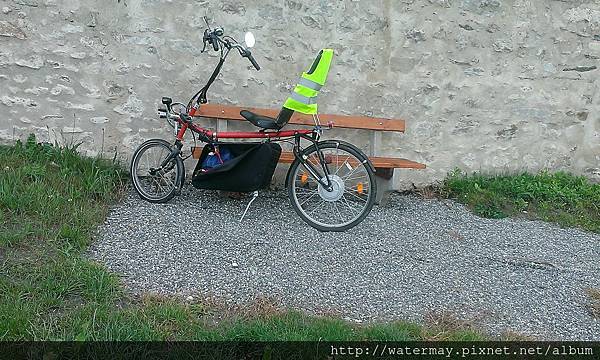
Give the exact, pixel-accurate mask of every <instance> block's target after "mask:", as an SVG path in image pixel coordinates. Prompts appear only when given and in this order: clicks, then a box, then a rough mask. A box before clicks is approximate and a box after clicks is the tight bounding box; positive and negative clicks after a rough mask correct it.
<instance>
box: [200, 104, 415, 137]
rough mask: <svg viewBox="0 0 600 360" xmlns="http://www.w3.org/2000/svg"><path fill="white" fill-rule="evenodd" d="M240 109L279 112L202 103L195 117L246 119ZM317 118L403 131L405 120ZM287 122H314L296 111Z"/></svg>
mask: <svg viewBox="0 0 600 360" xmlns="http://www.w3.org/2000/svg"><path fill="white" fill-rule="evenodd" d="M242 110H248V111H252V112H254V113H257V114H260V115H263V116H269V117H273V118H276V117H277V114H279V109H263V108H250V107H239V106H232V105H221V104H202V105H201V106H200V108H199V109H198V112H196V115H195V117H207V118H215V119H227V120H243V121H246V119H244V118H243V117H242V116H241V115H240V111H242ZM319 118H320V119H321V125H323V126H327V124H328V123H329V122H331V123H333V126H334V127H339V128H346V129H362V130H378V131H396V132H404V130H405V121H404V120H402V119H385V118H374V117H368V116H348V115H333V114H319ZM289 123H290V124H294V125H308V126H312V125H314V124H315V122H314V121H313V118H312V116H310V115H305V114H300V113H297V112H296V113H294V115H293V116H292V118H291V119H290V122H289Z"/></svg>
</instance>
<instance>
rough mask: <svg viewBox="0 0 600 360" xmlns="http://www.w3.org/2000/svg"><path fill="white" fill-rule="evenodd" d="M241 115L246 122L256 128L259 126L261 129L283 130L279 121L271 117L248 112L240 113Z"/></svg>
mask: <svg viewBox="0 0 600 360" xmlns="http://www.w3.org/2000/svg"><path fill="white" fill-rule="evenodd" d="M240 115H242V116H243V117H244V118H245V119H246V120H248V121H250V122H251V123H252V124H253V125H254V126H258V127H259V128H261V129H275V130H279V129H281V126H279V124H278V123H277V120H276V119H273V118H271V117H268V116H262V115H258V114H255V113H253V112H251V111H248V110H242V111H240Z"/></svg>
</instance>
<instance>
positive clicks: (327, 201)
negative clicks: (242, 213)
mask: <svg viewBox="0 0 600 360" xmlns="http://www.w3.org/2000/svg"><path fill="white" fill-rule="evenodd" d="M319 153H321V154H322V157H321V156H320V155H319ZM304 155H305V156H306V160H305V161H306V162H308V163H310V164H311V165H312V168H313V169H315V170H317V171H318V176H320V177H321V180H322V181H321V182H323V183H327V177H326V176H325V172H324V170H323V165H322V161H321V160H320V159H323V162H324V165H325V166H326V167H327V169H328V173H329V175H328V178H329V181H330V184H331V188H329V189H327V188H326V186H323V185H322V184H321V183H320V182H319V181H317V179H316V178H315V177H314V176H313V175H312V174H311V171H309V170H308V168H307V167H306V165H304V164H302V162H300V160H298V159H296V160H294V162H293V163H292V166H291V167H290V170H289V173H288V178H287V189H288V195H289V198H290V201H291V203H292V206H293V207H294V210H295V211H296V212H297V213H298V215H300V217H301V218H302V219H303V220H304V221H306V222H307V223H308V224H309V225H310V226H312V227H314V228H315V229H317V230H319V231H345V230H348V229H350V228H352V227H354V226H356V225H357V224H359V223H360V222H361V221H363V220H364V218H365V217H366V216H367V215H368V214H369V212H371V209H372V208H373V204H374V203H375V195H376V192H377V186H376V182H375V174H374V172H373V169H372V166H371V164H370V163H369V160H368V158H367V157H366V156H365V155H364V154H363V153H362V152H361V151H360V150H359V149H357V148H356V147H355V146H353V145H351V144H348V143H345V142H341V141H324V142H320V143H318V144H317V145H311V146H310V147H308V148H307V149H306V150H305V151H304Z"/></svg>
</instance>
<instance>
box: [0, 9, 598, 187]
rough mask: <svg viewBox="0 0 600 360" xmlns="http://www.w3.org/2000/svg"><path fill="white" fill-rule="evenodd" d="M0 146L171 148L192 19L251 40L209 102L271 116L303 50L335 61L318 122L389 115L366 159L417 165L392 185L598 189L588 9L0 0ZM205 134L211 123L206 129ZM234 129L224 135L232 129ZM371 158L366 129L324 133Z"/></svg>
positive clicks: (195, 49)
mask: <svg viewBox="0 0 600 360" xmlns="http://www.w3.org/2000/svg"><path fill="white" fill-rule="evenodd" d="M0 8H1V13H0V110H1V113H2V117H0V141H2V142H10V141H12V140H13V139H14V138H15V137H16V138H18V137H23V136H26V134H28V133H30V132H33V133H35V134H37V136H38V137H39V139H41V140H47V141H48V140H49V141H54V140H57V141H60V142H71V141H74V142H80V141H81V142H83V145H82V146H81V149H82V150H84V151H87V152H88V154H89V155H94V154H97V153H99V152H102V153H103V154H104V155H107V156H110V155H112V154H113V153H114V151H115V150H116V151H118V153H119V154H120V155H119V156H120V157H121V158H122V159H123V160H124V161H125V160H126V159H127V157H128V156H129V155H130V154H131V152H132V151H133V149H134V148H135V146H137V144H139V143H140V142H142V141H143V140H144V139H148V138H153V137H163V138H167V139H169V138H170V131H169V128H168V127H167V125H166V124H165V123H164V121H162V120H160V119H158V118H157V116H156V115H155V112H156V108H157V105H158V103H159V101H160V97H161V96H163V95H170V96H172V97H173V98H174V99H176V100H179V101H184V102H187V100H188V97H189V96H190V95H191V94H193V92H195V90H197V89H198V88H199V87H200V86H201V85H202V84H203V83H204V82H205V81H206V79H207V78H208V76H209V74H210V70H211V69H212V67H213V66H214V64H215V63H216V61H217V57H216V55H215V54H214V53H204V54H201V53H200V50H201V48H202V46H201V42H200V37H201V34H202V31H203V28H204V24H203V21H202V15H204V14H205V13H206V14H208V15H209V17H210V18H212V20H213V22H214V23H215V24H219V25H222V26H223V27H224V28H225V31H226V32H227V33H228V34H230V35H233V36H234V37H238V38H242V37H243V33H244V32H245V31H247V30H251V31H253V32H254V33H255V34H256V37H257V40H258V41H257V46H256V48H255V51H254V55H255V57H256V58H257V60H258V61H259V63H260V64H261V65H262V67H263V69H262V70H261V71H260V72H257V71H255V70H253V69H252V67H251V66H250V64H249V63H248V62H247V61H246V60H245V59H241V58H239V57H236V56H232V57H230V59H229V61H228V63H227V64H226V65H225V67H224V73H223V75H222V76H221V77H220V78H219V79H218V80H217V81H216V83H215V84H214V85H213V88H212V93H211V94H210V95H209V100H212V101H215V102H221V103H230V104H241V105H248V106H263V107H279V106H281V104H282V102H283V100H284V99H285V98H286V97H287V95H288V94H289V92H290V90H291V88H292V85H294V84H295V83H296V81H297V78H298V75H299V74H300V72H301V71H302V70H303V69H305V68H306V67H307V66H308V65H309V64H310V62H311V61H312V58H313V57H314V55H315V54H316V52H317V51H318V50H319V49H320V48H322V47H332V48H334V49H335V51H336V57H335V58H334V65H333V68H332V72H331V74H330V78H329V81H328V83H327V85H326V87H325V88H324V90H323V91H322V94H321V96H320V98H319V103H320V109H321V111H322V112H327V113H342V114H364V115H373V116H382V117H401V118H404V119H406V120H407V132H406V134H394V133H384V135H383V137H382V146H381V148H380V149H378V155H392V156H401V157H406V158H409V159H413V160H417V161H421V162H424V163H426V164H427V165H428V169H427V170H424V171H410V170H402V171H398V172H397V174H396V186H397V187H398V188H403V187H407V186H409V185H410V184H411V183H415V184H417V185H423V184H429V183H432V182H435V181H438V180H440V179H442V178H443V177H444V176H445V175H446V173H447V172H448V171H451V170H452V169H454V168H456V167H458V168H461V169H465V170H469V171H475V170H483V171H486V172H495V173H499V172H508V171H515V170H522V169H523V170H525V169H526V170H532V171H535V170H538V169H543V168H549V169H565V170H568V171H572V172H575V173H578V174H585V175H587V176H588V177H590V178H592V179H595V180H599V179H600V111H599V110H600V108H599V104H600V92H599V91H598V85H599V82H598V81H596V79H597V77H598V75H599V74H600V69H598V66H599V61H600V60H599V59H600V5H599V4H598V1H593V0H590V1H584V0H579V1H578V0H561V1H557V0H514V1H510V0H426V1H418V0H368V1H367V0H345V1H324V0H303V1H299V0H280V1H274V0H273V1H268V0H254V1H249V0H245V1H243V0H237V1H236V0H224V1H213V0H210V1H201V0H181V1H172V0H120V1H118V0H104V1H92V0H73V1H66V0H0ZM210 125H211V126H213V125H214V124H210ZM244 126H246V125H245V124H241V123H240V124H237V123H236V124H231V125H230V128H234V129H238V128H242V127H244ZM328 136H329V137H343V138H346V139H348V140H350V141H352V142H355V143H356V144H358V145H360V146H361V147H363V148H364V149H365V150H368V148H369V141H370V137H369V133H368V132H364V131H358V130H357V131H351V130H335V131H334V132H332V133H330V134H329V135H328Z"/></svg>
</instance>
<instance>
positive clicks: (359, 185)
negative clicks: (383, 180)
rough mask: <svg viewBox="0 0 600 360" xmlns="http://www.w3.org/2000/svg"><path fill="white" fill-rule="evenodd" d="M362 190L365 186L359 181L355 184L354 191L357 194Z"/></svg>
mask: <svg viewBox="0 0 600 360" xmlns="http://www.w3.org/2000/svg"><path fill="white" fill-rule="evenodd" d="M364 190H365V188H364V186H363V183H361V182H359V183H358V184H357V185H356V191H357V192H358V193H359V194H362V193H363V191H364Z"/></svg>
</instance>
